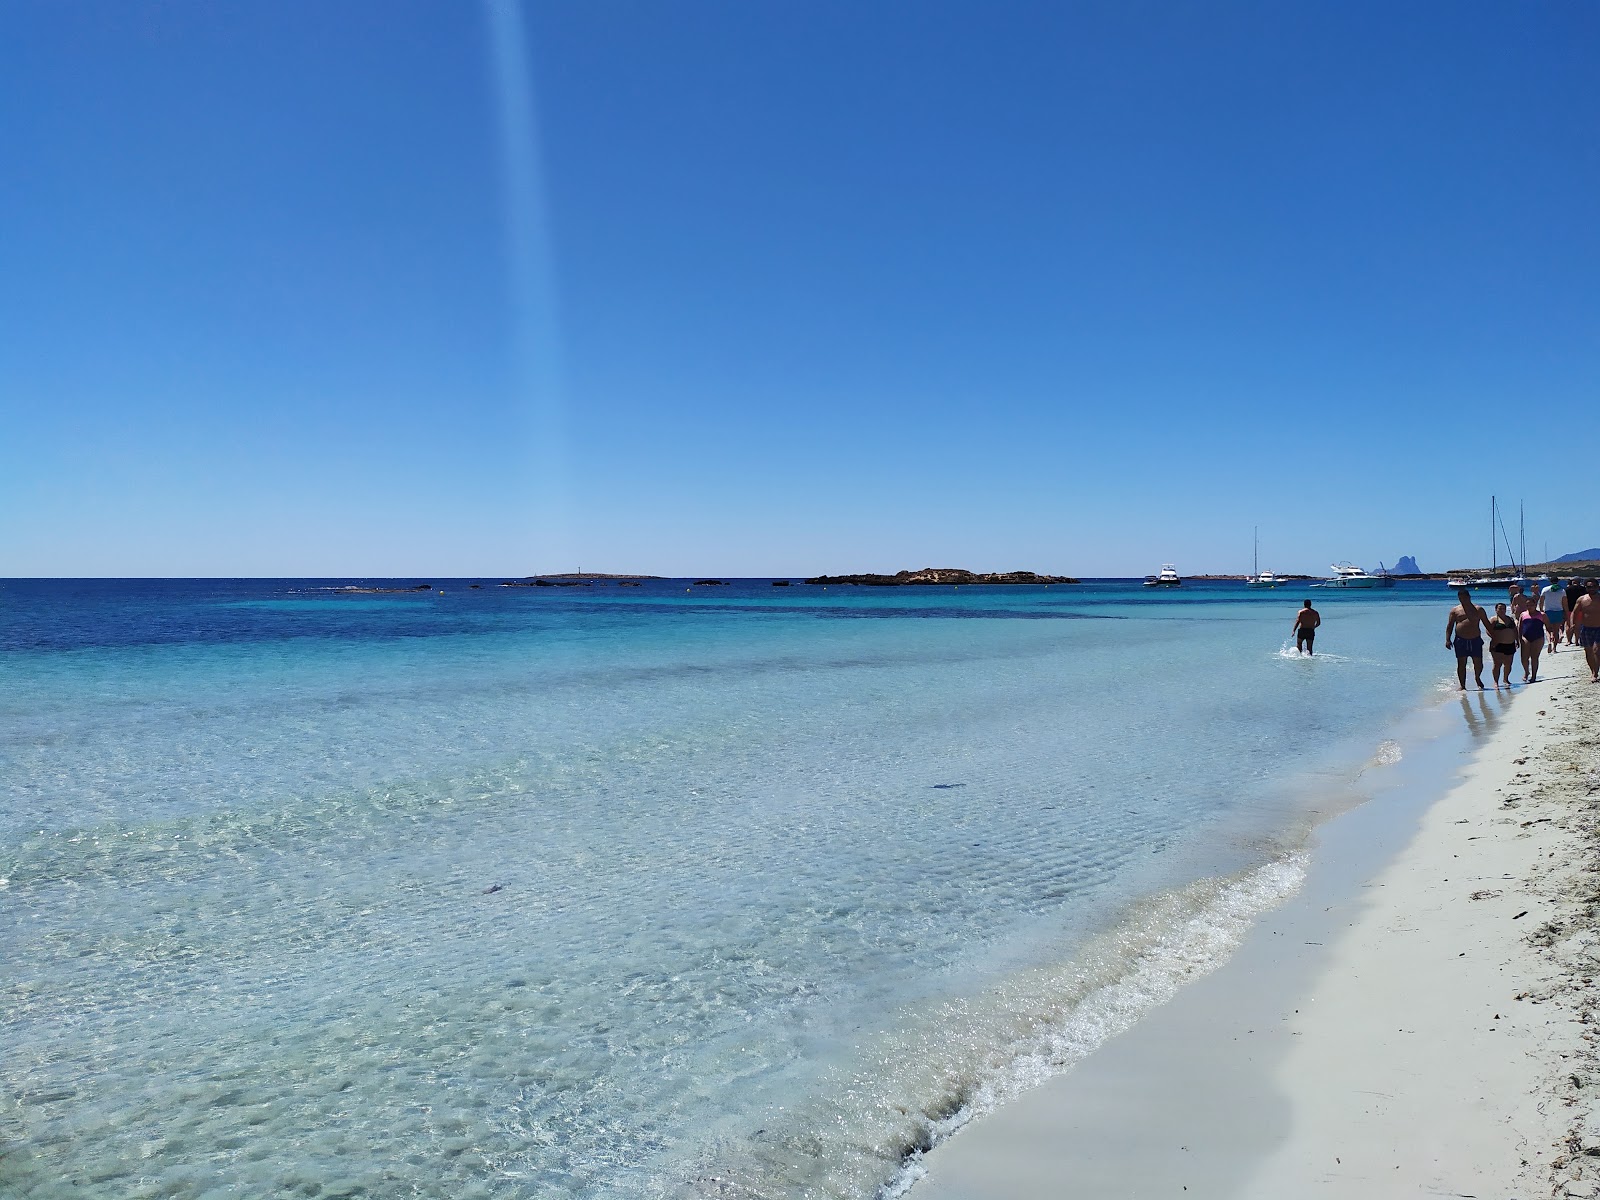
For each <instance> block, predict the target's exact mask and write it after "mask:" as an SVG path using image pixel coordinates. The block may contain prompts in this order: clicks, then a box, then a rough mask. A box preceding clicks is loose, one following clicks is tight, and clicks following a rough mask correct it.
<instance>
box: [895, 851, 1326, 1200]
mask: <svg viewBox="0 0 1600 1200" xmlns="http://www.w3.org/2000/svg"><path fill="white" fill-rule="evenodd" d="M1306 863H1307V857H1306V855H1305V854H1304V853H1303V852H1296V853H1293V854H1291V855H1288V856H1287V857H1285V858H1282V859H1278V860H1275V861H1273V862H1269V863H1266V864H1264V865H1262V866H1259V867H1255V868H1252V869H1251V870H1248V871H1245V872H1243V873H1242V874H1240V875H1236V876H1234V877H1232V878H1230V879H1227V880H1209V881H1202V882H1199V883H1195V884H1192V885H1190V886H1189V887H1186V888H1183V889H1180V890H1178V891H1176V892H1172V893H1168V894H1166V895H1163V896H1159V897H1156V898H1153V899H1151V900H1148V901H1146V902H1145V903H1144V904H1142V905H1141V906H1140V907H1139V909H1138V910H1137V911H1136V912H1134V913H1133V914H1131V915H1130V917H1129V919H1128V922H1127V923H1126V924H1125V925H1124V926H1123V927H1121V928H1119V929H1117V930H1113V931H1112V932H1111V933H1109V934H1108V935H1106V937H1107V939H1109V940H1110V941H1112V942H1114V943H1124V944H1125V943H1127V942H1129V941H1133V942H1142V941H1144V939H1145V936H1147V935H1148V933H1149V931H1150V930H1151V928H1152V927H1159V926H1160V925H1162V924H1166V923H1168V922H1170V925H1169V926H1168V932H1166V933H1165V934H1158V935H1156V936H1155V937H1154V938H1153V939H1152V940H1150V941H1149V942H1148V944H1146V945H1144V946H1143V948H1142V949H1141V950H1140V952H1139V954H1138V956H1137V958H1135V959H1134V961H1133V963H1132V965H1131V968H1130V969H1129V970H1128V972H1127V974H1126V975H1125V976H1123V977H1122V978H1120V979H1118V980H1116V981H1115V982H1112V983H1110V984H1107V985H1105V986H1103V987H1100V988H1098V989H1096V990H1095V991H1093V992H1091V993H1090V994H1088V995H1087V996H1085V997H1084V998H1083V999H1082V1000H1080V1001H1079V1002H1078V1003H1076V1004H1074V1005H1072V1007H1071V1008H1070V1009H1067V1010H1064V1011H1063V1012H1062V1013H1061V1015H1060V1017H1059V1019H1058V1020H1056V1021H1055V1022H1054V1023H1052V1024H1050V1025H1048V1026H1047V1027H1045V1028H1044V1029H1042V1030H1040V1031H1039V1037H1038V1039H1037V1042H1036V1044H1034V1045H1033V1046H1029V1047H1018V1048H1017V1051H1016V1053H1015V1055H1014V1057H1012V1058H1011V1060H1010V1061H1009V1062H1008V1063H1006V1064H1005V1066H1004V1067H1003V1068H1002V1069H1001V1070H1000V1071H999V1072H998V1073H997V1074H995V1075H994V1076H992V1077H991V1078H989V1079H988V1080H986V1081H984V1082H982V1083H980V1084H979V1085H978V1086H977V1087H976V1089H974V1090H973V1091H972V1092H971V1093H970V1095H969V1097H968V1098H967V1100H966V1102H965V1103H964V1104H962V1105H961V1107H960V1108H958V1109H957V1110H956V1111H955V1112H953V1113H951V1114H949V1115H948V1116H945V1117H942V1118H937V1119H929V1120H928V1121H927V1126H926V1130H925V1135H924V1136H923V1137H922V1138H920V1139H918V1145H916V1146H915V1147H914V1148H912V1149H910V1150H909V1151H908V1152H907V1154H906V1155H905V1157H904V1159H903V1161H902V1162H901V1165H900V1167H899V1169H898V1170H897V1171H896V1172H895V1174H894V1176H893V1178H892V1179H890V1180H889V1181H888V1182H887V1183H885V1184H884V1185H883V1187H882V1188H880V1189H879V1192H878V1196H879V1198H880V1200H894V1198H896V1197H899V1196H903V1195H904V1194H905V1193H906V1192H907V1191H908V1190H909V1189H910V1188H911V1187H912V1185H913V1184H915V1183H916V1181H917V1180H919V1179H921V1178H923V1176H925V1175H926V1174H927V1168H926V1167H925V1165H924V1162H923V1160H924V1156H925V1155H926V1154H927V1152H928V1151H929V1150H931V1149H932V1148H933V1147H935V1146H937V1145H939V1144H940V1143H941V1142H944V1141H946V1140H948V1139H949V1138H950V1137H952V1136H954V1135H955V1134H956V1133H957V1132H958V1131H960V1129H961V1128H962V1127H963V1126H965V1125H967V1124H968V1123H969V1122H970V1121H972V1120H973V1118H975V1117H978V1116H981V1115H982V1114H984V1113H986V1112H989V1111H992V1110H993V1109H994V1108H996V1107H997V1106H999V1105H1000V1104H1002V1103H1004V1102H1005V1101H1007V1100H1010V1099H1011V1098H1013V1097H1015V1096H1017V1095H1019V1094H1020V1093H1022V1092H1025V1091H1027V1090H1029V1089H1031V1088H1034V1087H1037V1086H1038V1085H1040V1084H1041V1083H1043V1082H1045V1081H1046V1080H1047V1079H1049V1078H1051V1077H1052V1076H1055V1075H1059V1074H1061V1073H1062V1072H1064V1071H1067V1070H1070V1069H1071V1068H1072V1067H1073V1066H1074V1065H1075V1064H1076V1063H1078V1062H1080V1061H1081V1060H1082V1059H1083V1058H1084V1057H1085V1056H1087V1055H1088V1054H1090V1053H1091V1052H1092V1051H1094V1050H1095V1049H1096V1048H1098V1047H1099V1046H1101V1045H1103V1044H1104V1043H1105V1042H1107V1041H1108V1040H1110V1039H1111V1038H1113V1037H1115V1036H1116V1035H1117V1034H1119V1033H1122V1032H1124V1031H1125V1030H1127V1029H1129V1028H1131V1027H1132V1026H1133V1025H1134V1024H1135V1023H1136V1022H1137V1021H1138V1020H1139V1018H1140V1017H1142V1016H1144V1015H1145V1014H1146V1013H1147V1012H1149V1011H1150V1010H1151V1009H1154V1008H1156V1007H1157V1006H1159V1005H1161V1004H1164V1003H1166V1002H1167V1001H1168V1000H1170V999H1172V997H1173V996H1174V995H1176V993H1177V991H1178V989H1179V988H1180V987H1182V986H1183V984H1185V983H1187V982H1188V981H1190V980H1192V979H1195V978H1198V977H1200V976H1202V975H1206V974H1209V973H1210V972H1211V971H1213V970H1215V969H1216V968H1217V967H1219V966H1221V965H1222V963H1223V962H1225V961H1226V960H1227V959H1228V958H1229V957H1230V956H1231V955H1232V954H1233V952H1234V951H1235V950H1237V949H1238V948H1239V945H1240V944H1241V943H1242V941H1243V940H1244V936H1245V933H1246V932H1247V931H1248V929H1249V928H1250V926H1251V924H1252V923H1253V922H1254V921H1255V920H1256V919H1257V918H1258V917H1260V916H1261V915H1262V914H1264V913H1267V912H1269V911H1271V910H1272V909H1274V908H1276V907H1278V906H1279V905H1280V904H1282V903H1283V902H1284V901H1286V900H1287V899H1289V897H1291V896H1292V895H1294V893H1295V892H1297V891H1298V890H1299V889H1300V887H1301V885H1302V884H1303V883H1304V882H1305V877H1306Z"/></svg>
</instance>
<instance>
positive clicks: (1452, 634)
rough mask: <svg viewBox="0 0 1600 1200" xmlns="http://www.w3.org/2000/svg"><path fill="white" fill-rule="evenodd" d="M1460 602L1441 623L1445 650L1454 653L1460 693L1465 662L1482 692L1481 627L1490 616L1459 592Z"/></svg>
mask: <svg viewBox="0 0 1600 1200" xmlns="http://www.w3.org/2000/svg"><path fill="white" fill-rule="evenodd" d="M1456 598H1457V599H1458V600H1460V601H1461V603H1460V604H1458V605H1456V606H1455V607H1454V608H1452V609H1451V610H1450V615H1449V617H1447V618H1446V619H1445V623H1444V648H1445V649H1446V650H1449V649H1451V648H1454V649H1455V652H1456V679H1457V680H1458V681H1459V682H1460V684H1461V690H1462V691H1463V692H1464V691H1466V690H1467V659H1469V658H1470V659H1471V660H1472V677H1473V679H1475V680H1476V681H1477V684H1478V690H1479V691H1482V690H1483V626H1484V623H1485V622H1487V621H1488V619H1489V614H1488V613H1486V612H1484V611H1483V609H1481V608H1479V607H1478V606H1477V605H1476V604H1474V603H1473V602H1472V593H1471V592H1470V591H1468V590H1467V589H1466V588H1462V589H1461V590H1460V591H1459V592H1457V593H1456ZM1595 617H1596V628H1597V630H1600V610H1597V611H1596V613H1595Z"/></svg>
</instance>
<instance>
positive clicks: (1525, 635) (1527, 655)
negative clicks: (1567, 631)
mask: <svg viewBox="0 0 1600 1200" xmlns="http://www.w3.org/2000/svg"><path fill="white" fill-rule="evenodd" d="M1518 620H1519V622H1520V624H1521V626H1522V682H1523V683H1538V682H1539V652H1540V651H1541V650H1543V649H1544V609H1542V608H1540V607H1539V606H1538V605H1537V604H1534V603H1533V602H1532V601H1529V602H1528V604H1527V605H1525V606H1524V607H1523V609H1522V616H1521V617H1520V618H1518Z"/></svg>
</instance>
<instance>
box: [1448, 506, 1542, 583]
mask: <svg viewBox="0 0 1600 1200" xmlns="http://www.w3.org/2000/svg"><path fill="white" fill-rule="evenodd" d="M1518 507H1519V512H1520V507H1521V506H1520V505H1519V506H1518ZM1504 532H1505V530H1504V529H1503V527H1502V526H1501V523H1500V501H1499V498H1498V497H1495V496H1490V497H1489V573H1488V574H1487V575H1480V576H1478V577H1477V578H1476V579H1473V580H1470V581H1466V582H1465V583H1464V582H1463V581H1462V580H1459V579H1452V580H1448V581H1447V582H1448V583H1449V584H1450V585H1452V586H1455V587H1461V586H1466V587H1472V588H1509V587H1511V586H1512V585H1513V584H1517V585H1523V586H1526V584H1527V582H1528V581H1527V579H1526V578H1525V577H1524V576H1523V572H1522V570H1521V569H1520V568H1518V566H1517V560H1516V557H1515V555H1512V554H1511V553H1510V552H1511V539H1510V538H1509V537H1508V538H1506V551H1507V554H1508V556H1510V557H1511V562H1510V563H1509V564H1507V565H1508V566H1509V568H1510V571H1511V574H1509V575H1503V574H1501V573H1500V540H1499V536H1498V535H1502V534H1504ZM1525 536H1526V532H1525V531H1524V537H1525Z"/></svg>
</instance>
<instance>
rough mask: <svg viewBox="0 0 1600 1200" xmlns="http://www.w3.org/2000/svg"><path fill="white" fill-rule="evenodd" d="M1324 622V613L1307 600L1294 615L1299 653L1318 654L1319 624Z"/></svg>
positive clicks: (1296, 649) (1295, 642)
mask: <svg viewBox="0 0 1600 1200" xmlns="http://www.w3.org/2000/svg"><path fill="white" fill-rule="evenodd" d="M1321 624H1322V614H1321V613H1319V612H1318V611H1317V610H1316V609H1314V608H1312V607H1311V601H1309V600H1307V601H1306V602H1305V605H1304V606H1303V607H1302V608H1301V609H1300V611H1299V612H1297V613H1295V615H1294V648H1295V652H1296V653H1297V654H1309V655H1311V656H1312V657H1315V656H1316V653H1317V650H1316V643H1317V626H1318V625H1321Z"/></svg>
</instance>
